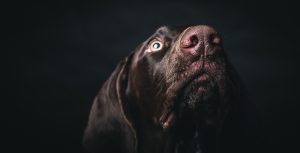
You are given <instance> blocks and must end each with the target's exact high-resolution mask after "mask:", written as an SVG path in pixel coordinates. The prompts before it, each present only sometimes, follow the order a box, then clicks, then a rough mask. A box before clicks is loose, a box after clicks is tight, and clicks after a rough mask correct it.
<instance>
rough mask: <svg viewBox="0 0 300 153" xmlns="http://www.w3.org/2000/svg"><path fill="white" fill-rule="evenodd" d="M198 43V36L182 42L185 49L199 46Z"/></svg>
mask: <svg viewBox="0 0 300 153" xmlns="http://www.w3.org/2000/svg"><path fill="white" fill-rule="evenodd" d="M198 41H199V40H198V37H197V36H196V35H192V36H190V37H188V38H186V39H184V40H182V41H181V47H183V48H190V47H194V46H196V45H197V43H198Z"/></svg>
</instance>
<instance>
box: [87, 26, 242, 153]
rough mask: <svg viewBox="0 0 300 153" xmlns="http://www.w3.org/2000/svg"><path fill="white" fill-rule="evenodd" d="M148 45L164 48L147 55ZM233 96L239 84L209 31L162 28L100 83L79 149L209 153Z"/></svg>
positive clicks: (236, 97)
mask: <svg viewBox="0 0 300 153" xmlns="http://www.w3.org/2000/svg"><path fill="white" fill-rule="evenodd" d="M154 41H159V42H161V46H162V48H161V49H160V50H159V51H152V52H151V45H153V44H152V42H154ZM239 98H240V87H239V83H238V79H237V77H236V76H235V72H234V70H233V68H232V66H231V65H230V63H229V62H228V60H227V58H226V55H225V52H224V50H223V47H222V43H221V38H220V36H219V35H218V33H217V32H216V31H215V30H214V29H213V28H211V27H209V26H190V27H189V26H186V27H169V26H164V27H161V28H159V29H158V30H157V31H156V32H155V33H154V34H153V35H152V36H151V37H150V38H148V39H147V40H146V41H145V42H143V43H142V44H141V45H139V46H138V47H137V48H136V50H135V51H133V52H132V53H131V54H130V55H129V56H128V57H127V58H126V59H124V60H123V61H121V62H120V63H119V65H118V66H117V68H116V69H115V71H114V73H113V74H112V75H111V76H110V78H109V79H108V80H107V81H106V83H105V84H104V85H103V87H102V88H101V90H100V92H99V94H98V95H97V97H96V98H95V101H94V104H93V106H92V109H91V113H90V117H89V122H88V126H87V128H86V131H85V134H84V144H85V146H86V148H87V149H88V150H89V151H91V152H107V153H110V152H124V153H186V152H189V153H196V152H201V153H215V152H218V151H220V150H218V143H219V142H218V139H219V138H218V137H219V135H220V133H221V131H222V127H223V124H224V120H225V117H226V116H227V113H228V112H229V111H230V108H231V107H232V105H235V103H237V102H238V101H239ZM220 152H222V151H220Z"/></svg>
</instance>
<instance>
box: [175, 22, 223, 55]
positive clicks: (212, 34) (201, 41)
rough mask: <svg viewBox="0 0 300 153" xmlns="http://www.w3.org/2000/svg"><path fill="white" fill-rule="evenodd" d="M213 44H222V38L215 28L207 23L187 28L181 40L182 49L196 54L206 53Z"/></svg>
mask: <svg viewBox="0 0 300 153" xmlns="http://www.w3.org/2000/svg"><path fill="white" fill-rule="evenodd" d="M213 45H221V38H220V37H219V35H218V34H217V32H216V31H215V30H214V29H213V28H211V27H209V26H206V25H199V26H192V27H189V28H187V29H186V30H185V31H184V34H183V36H182V37H181V41H180V48H181V51H182V52H183V53H185V54H190V55H195V56H196V55H200V54H205V52H206V50H207V49H208V48H210V47H212V46H213Z"/></svg>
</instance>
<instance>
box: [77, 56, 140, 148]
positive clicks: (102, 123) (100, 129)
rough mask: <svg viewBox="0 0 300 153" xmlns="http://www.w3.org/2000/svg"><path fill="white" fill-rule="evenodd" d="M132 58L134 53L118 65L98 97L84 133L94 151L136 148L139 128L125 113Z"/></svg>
mask: <svg viewBox="0 0 300 153" xmlns="http://www.w3.org/2000/svg"><path fill="white" fill-rule="evenodd" d="M131 58H132V54H131V55H130V56H128V57H127V58H126V59H124V60H123V61H121V62H120V63H119V64H118V65H117V67H116V69H115V70H114V72H113V73H112V74H111V76H110V77H109V79H108V80H107V81H106V82H105V83H104V85H103V86H102V88H101V90H100V91H99V93H98V95H97V96H96V98H95V100H94V103H93V105H92V108H91V111H90V115H89V121H88V124H87V128H86V130H85V132H84V136H83V144H84V146H85V148H86V149H87V150H88V151H90V152H92V153H98V152H101V153H117V152H118V153H135V152H136V147H137V146H136V145H137V140H136V131H135V129H134V128H133V126H132V124H131V122H130V121H129V120H128V117H127V116H126V115H125V112H126V110H124V109H125V106H124V103H125V102H124V98H123V97H124V92H125V88H126V86H127V79H128V69H129V65H130V63H131V60H132V59H131Z"/></svg>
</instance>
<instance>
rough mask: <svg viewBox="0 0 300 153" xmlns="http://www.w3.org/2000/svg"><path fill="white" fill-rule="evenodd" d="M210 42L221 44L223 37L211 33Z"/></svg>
mask: <svg viewBox="0 0 300 153" xmlns="http://www.w3.org/2000/svg"><path fill="white" fill-rule="evenodd" d="M210 42H211V43H212V44H214V45H221V38H220V37H219V36H218V35H217V34H212V35H210Z"/></svg>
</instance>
